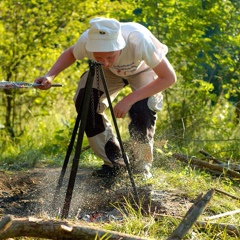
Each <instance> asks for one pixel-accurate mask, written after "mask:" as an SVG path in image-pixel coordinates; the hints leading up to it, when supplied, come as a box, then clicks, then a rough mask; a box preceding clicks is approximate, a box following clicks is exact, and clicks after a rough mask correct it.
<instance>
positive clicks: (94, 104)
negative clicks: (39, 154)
mask: <svg viewBox="0 0 240 240" xmlns="http://www.w3.org/2000/svg"><path fill="white" fill-rule="evenodd" d="M167 51H168V48H167V46H166V45H164V44H162V43H160V42H159V41H158V40H157V39H156V38H155V37H154V36H153V35H152V33H151V32H150V31H149V30H148V29H147V28H145V27H144V26H142V25H140V24H137V23H130V22H129V23H120V22H118V21H117V20H115V19H108V18H93V19H92V20H90V28H89V29H88V30H86V31H85V32H84V33H83V34H82V35H81V36H80V37H79V39H78V41H77V42H76V44H74V45H73V46H71V47H70V48H68V49H67V50H66V51H64V52H63V53H62V54H61V55H60V57H59V58H58V60H57V61H56V62H55V64H54V65H53V66H52V68H51V69H50V70H49V72H48V73H47V74H46V75H45V76H43V77H40V78H37V79H36V80H35V82H36V83H41V85H42V86H41V87H39V88H40V89H43V90H46V89H49V88H50V87H51V82H52V80H53V79H54V78H55V77H56V76H57V75H58V74H59V73H60V72H61V71H63V70H64V69H65V68H67V67H69V66H70V65H71V64H73V63H74V62H75V61H76V60H79V59H83V58H84V57H87V58H88V59H90V60H93V61H97V62H99V63H101V64H102V66H103V71H104V76H105V78H106V82H107V86H108V91H109V94H110V97H111V100H114V98H115V97H116V96H117V94H118V93H119V91H120V90H121V89H122V88H124V87H125V86H126V85H128V84H129V86H130V87H131V89H132V92H131V93H130V94H128V95H127V96H125V97H124V98H123V99H121V100H120V101H119V102H118V103H117V104H116V105H115V106H114V115H115V117H116V118H124V117H125V116H126V114H127V113H128V114H129V117H130V119H131V122H130V124H129V133H130V140H131V146H132V151H133V155H134V158H133V161H132V162H131V163H130V165H132V166H133V170H136V171H137V172H140V173H142V174H143V176H144V177H146V178H149V177H151V176H152V174H151V172H150V168H151V166H152V161H153V140H154V139H153V138H154V132H155V124H156V118H157V116H156V112H157V111H159V110H161V107H162V94H161V92H162V91H163V90H165V89H166V88H168V87H170V86H171V85H172V84H174V83H175V81H176V75H175V72H174V70H173V68H172V66H171V64H170V63H169V61H168V60H167V58H166V56H165V55H166V54H167ZM87 76H88V72H86V73H85V74H83V76H82V77H81V78H80V81H79V85H78V90H77V93H76V95H75V97H74V101H75V106H76V109H77V111H78V106H79V103H80V102H81V99H82V96H83V91H84V87H85V83H86V79H87ZM107 107H108V101H107V99H106V95H105V93H104V87H103V85H102V81H101V79H100V76H99V73H97V74H95V77H94V82H93V88H92V93H91V103H90V106H89V113H88V120H87V126H86V129H85V132H86V135H87V137H88V141H89V144H90V146H91V148H92V149H93V151H94V152H95V154H96V155H97V156H99V157H100V158H101V159H102V160H103V162H104V164H103V165H102V168H100V169H98V170H96V171H95V172H94V175H96V176H99V177H104V176H114V175H116V174H117V172H118V170H119V169H121V167H122V166H124V161H123V159H122V154H121V150H120V148H119V143H118V140H117V139H116V137H115V135H114V134H113V132H112V128H111V124H110V123H109V121H108V119H107V118H106V115H105V114H104V110H105V109H106V108H107Z"/></svg>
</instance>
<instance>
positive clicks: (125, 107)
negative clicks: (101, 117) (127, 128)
mask: <svg viewBox="0 0 240 240" xmlns="http://www.w3.org/2000/svg"><path fill="white" fill-rule="evenodd" d="M131 107H132V104H131V103H130V102H129V101H127V98H126V97H125V98H123V99H122V100H121V101H120V102H118V103H117V104H116V105H115V107H114V108H113V112H114V116H115V117H116V118H125V116H126V114H127V113H128V111H129V110H130V108H131Z"/></svg>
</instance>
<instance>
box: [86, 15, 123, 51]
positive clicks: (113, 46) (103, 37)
mask: <svg viewBox="0 0 240 240" xmlns="http://www.w3.org/2000/svg"><path fill="white" fill-rule="evenodd" d="M89 23H90V28H89V30H88V40H87V44H86V49H87V51H89V52H114V51H118V50H121V49H123V48H124V47H125V46H126V42H125V40H124V38H123V36H122V31H121V25H120V23H119V22H118V21H117V20H116V19H113V18H100V17H98V18H93V19H91V20H90V22H89Z"/></svg>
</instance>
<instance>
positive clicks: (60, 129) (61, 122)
mask: <svg viewBox="0 0 240 240" xmlns="http://www.w3.org/2000/svg"><path fill="white" fill-rule="evenodd" d="M74 117H75V116H74V114H73V115H72V118H67V117H66V116H65V115H64V114H60V113H58V114H55V115H52V116H49V117H45V118H44V120H43V119H39V120H37V119H36V121H35V124H34V123H32V125H27V129H26V131H25V133H24V134H23V135H22V136H21V138H18V139H15V140H14V141H13V140H12V139H10V138H9V137H7V136H4V135H3V141H2V142H1V149H2V153H1V155H0V163H1V164H0V165H1V169H3V170H9V171H12V172H14V171H15V170H22V169H31V168H34V167H39V166H41V167H46V168H48V167H61V166H62V164H63V160H64V157H65V154H66V150H67V147H68V144H69V140H70V137H71V133H72V128H73V126H74V121H75V118H74ZM118 123H119V126H120V132H121V134H122V135H123V140H124V141H127V139H128V135H127V131H126V129H127V126H126V123H125V122H124V120H118ZM158 131H159V130H158ZM236 132H237V130H236ZM157 137H158V138H157V139H156V142H155V149H154V150H155V151H154V156H155V160H154V166H153V169H152V171H153V174H154V178H153V179H150V180H147V181H143V180H142V179H141V178H138V177H136V178H135V181H136V185H137V186H145V185H147V184H151V185H152V186H153V188H154V189H156V190H165V191H167V190H168V191H169V190H171V191H174V190H177V191H181V192H183V193H184V197H185V198H187V199H189V200H194V199H195V198H196V197H197V196H198V195H199V194H200V193H206V192H207V191H208V190H210V189H212V188H216V189H220V190H222V191H225V192H228V193H229V194H232V195H234V196H237V197H240V196H239V182H237V181H234V180H232V179H229V178H228V177H227V176H225V175H224V174H223V175H221V176H214V175H212V174H211V173H208V172H207V171H204V170H202V169H197V168H193V167H192V166H190V165H188V164H183V163H181V162H180V161H178V160H176V159H174V158H173V157H172V153H174V152H180V153H184V154H186V155H190V156H191V155H198V153H197V151H196V149H201V144H199V143H198V144H199V145H198V146H195V149H193V148H191V146H192V145H186V146H183V147H181V146H178V145H175V143H174V142H171V139H170V140H166V139H167V138H166V139H165V137H167V136H161V137H159V135H157ZM209 144H210V143H208V147H209V149H210V145H209ZM214 144H216V143H214ZM221 144H223V142H221ZM87 145H88V142H87V140H86V138H85V137H84V141H83V147H84V146H87ZM221 146H222V145H221ZM218 147H219V146H218ZM225 147H226V149H231V147H234V148H236V144H235V143H234V145H232V146H230V142H227V143H226V145H225ZM74 150H75V149H73V153H74ZM236 156H238V155H236ZM236 156H234V155H231V156H230V157H231V159H232V160H233V159H235V160H236ZM71 157H72V156H71ZM235 162H236V161H235ZM101 164H102V162H101V160H100V159H99V158H97V157H96V156H95V155H94V154H93V153H92V151H91V149H88V150H86V151H84V152H83V153H82V154H81V159H80V167H81V168H84V167H93V168H95V167H97V166H99V165H101ZM116 207H118V206H116ZM239 208H240V201H239V200H236V199H233V198H231V197H228V196H224V195H223V194H221V193H218V192H216V193H215V194H214V196H213V198H212V199H211V201H210V203H209V204H208V206H207V208H206V209H205V211H204V212H203V213H202V215H201V216H200V217H199V220H202V219H204V217H206V216H211V215H216V214H219V213H224V212H227V211H233V210H236V209H239ZM186 211H187V209H186V208H185V206H183V207H182V208H181V209H179V212H181V214H182V216H183V215H184V214H185V213H186ZM123 216H124V218H123V221H121V222H114V221H112V222H110V223H107V224H101V225H100V226H99V227H101V228H105V229H109V230H116V231H120V232H123V233H128V234H133V235H139V236H142V237H147V238H149V239H151V238H153V239H166V238H167V237H168V236H169V235H170V234H171V233H172V232H173V231H174V230H175V229H176V227H177V226H178V225H179V223H180V222H181V219H178V218H175V217H174V216H166V217H161V218H158V220H157V221H156V216H155V215H154V213H152V212H144V213H142V211H141V206H139V208H137V209H136V208H135V207H133V206H132V205H131V204H130V203H129V202H128V200H126V202H125V205H124V212H123ZM213 222H217V223H228V224H232V225H235V226H240V216H239V214H236V215H234V216H228V217H223V218H220V219H217V220H215V221H213ZM94 224H95V225H96V223H94ZM101 239H108V237H107V236H106V238H104V237H103V238H101ZM184 239H198V240H213V239H214V240H218V239H219V240H229V239H230V240H231V239H238V238H237V237H234V236H231V235H229V234H228V233H227V232H226V230H221V229H214V228H212V227H211V226H210V225H208V226H207V227H206V228H204V229H200V228H199V227H197V226H193V227H192V228H191V230H190V231H189V232H188V234H187V235H186V236H185V238H184Z"/></svg>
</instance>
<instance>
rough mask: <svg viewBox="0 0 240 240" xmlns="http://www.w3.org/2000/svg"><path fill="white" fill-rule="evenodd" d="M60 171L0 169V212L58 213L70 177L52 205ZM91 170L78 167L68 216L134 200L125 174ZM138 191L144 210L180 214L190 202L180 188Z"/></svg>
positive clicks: (95, 213)
mask: <svg viewBox="0 0 240 240" xmlns="http://www.w3.org/2000/svg"><path fill="white" fill-rule="evenodd" d="M60 172H61V169H60V168H55V169H52V168H35V169H32V170H28V171H20V172H14V173H8V172H3V171H0V215H2V216H3V215H7V214H11V215H13V216H15V217H27V216H37V217H56V216H58V215H60V213H61V209H62V207H63V204H64V200H65V195H66V189H67V185H68V179H69V173H66V174H65V177H64V182H63V185H62V187H61V191H60V195H59V197H58V198H57V201H56V202H55V203H54V206H55V208H53V207H52V206H53V205H52V204H53V198H54V194H55V189H56V186H57V182H58V179H59V176H60ZM91 172H92V170H91V169H79V171H78V173H77V178H76V181H75V187H74V192H73V195H72V201H71V206H70V210H69V217H74V218H76V219H83V220H86V221H93V220H94V219H96V218H95V217H91V216H99V213H103V212H108V213H109V212H111V213H112V212H113V211H114V209H115V207H114V205H115V206H116V204H124V202H126V199H127V200H128V201H129V202H131V201H133V195H134V194H133V191H132V185H131V183H130V180H129V177H128V176H124V177H121V179H116V180H115V181H110V182H109V181H107V180H106V179H103V178H96V177H92V176H91ZM137 191H138V194H139V198H140V199H141V201H142V203H143V208H144V209H145V210H146V212H149V209H151V211H152V212H155V213H161V214H167V215H173V216H181V215H182V213H183V212H186V211H187V210H188V209H186V206H187V207H190V205H191V202H189V201H188V200H187V198H186V196H185V195H184V193H182V192H180V191H176V190H174V191H159V190H156V189H152V187H151V186H145V187H143V188H137ZM100 215H101V214H100ZM86 216H88V217H86ZM101 220H102V219H101Z"/></svg>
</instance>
